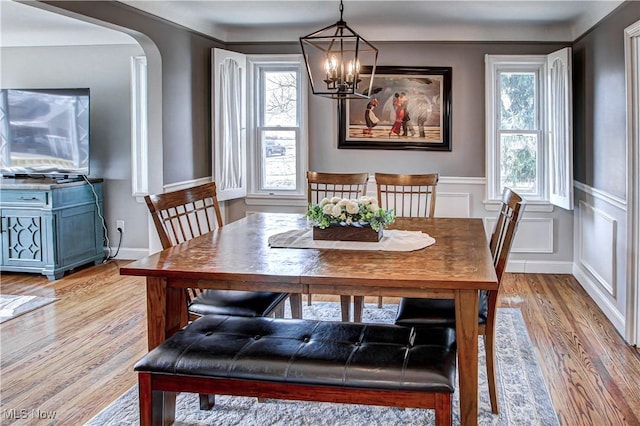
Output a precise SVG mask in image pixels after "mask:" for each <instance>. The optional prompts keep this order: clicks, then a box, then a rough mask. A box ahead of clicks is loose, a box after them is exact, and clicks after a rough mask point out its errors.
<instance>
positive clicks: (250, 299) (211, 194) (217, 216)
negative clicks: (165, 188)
mask: <svg viewBox="0 0 640 426" xmlns="http://www.w3.org/2000/svg"><path fill="white" fill-rule="evenodd" d="M145 201H146V203H147V207H149V212H150V213H151V217H152V218H153V223H154V225H155V228H156V231H157V232H158V236H159V237H160V242H161V243H162V248H163V249H167V248H169V247H173V246H175V245H177V244H180V243H182V242H184V241H188V240H190V239H192V238H195V237H197V236H199V235H202V234H205V233H207V232H211V231H213V230H215V229H217V228H221V227H222V226H223V224H222V215H221V213H220V205H219V203H218V197H217V192H216V184H215V182H211V183H206V184H204V185H199V186H196V187H192V188H188V189H183V190H179V191H174V192H167V193H164V194H157V195H147V196H145ZM186 292H187V310H188V313H189V319H190V320H195V319H197V318H198V317H200V316H203V315H209V314H219V315H233V316H244V317H258V316H268V315H271V314H272V313H273V314H275V316H277V317H282V316H284V301H285V300H286V299H287V297H288V296H289V294H288V293H273V292H254V291H237V290H200V289H196V288H188V289H186ZM290 299H291V300H290V302H291V304H292V306H291V311H292V313H297V312H301V307H300V306H298V307H294V304H295V303H298V304H300V303H301V302H300V297H297V298H296V297H292V298H290ZM296 308H297V309H296ZM296 316H299V315H296Z"/></svg>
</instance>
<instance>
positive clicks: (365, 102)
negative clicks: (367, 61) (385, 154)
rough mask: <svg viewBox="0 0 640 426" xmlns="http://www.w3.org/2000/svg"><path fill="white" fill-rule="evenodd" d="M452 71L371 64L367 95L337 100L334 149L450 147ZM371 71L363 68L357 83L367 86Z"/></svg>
mask: <svg viewBox="0 0 640 426" xmlns="http://www.w3.org/2000/svg"><path fill="white" fill-rule="evenodd" d="M451 73H452V68H451V67H394V66H379V67H376V72H375V76H374V82H373V86H372V94H371V96H370V98H369V99H341V100H340V101H339V103H338V148H341V149H390V150H398V149H409V150H425V151H451ZM370 75H371V67H363V71H362V73H361V74H360V79H361V83H360V84H361V87H369V80H368V79H369V78H370ZM400 110H402V111H400Z"/></svg>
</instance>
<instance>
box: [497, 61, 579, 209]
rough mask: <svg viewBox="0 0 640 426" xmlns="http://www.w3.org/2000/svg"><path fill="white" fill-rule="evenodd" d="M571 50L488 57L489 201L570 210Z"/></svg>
mask: <svg viewBox="0 0 640 426" xmlns="http://www.w3.org/2000/svg"><path fill="white" fill-rule="evenodd" d="M569 55H570V50H569V49H562V50H561V51H559V52H555V53H554V54H552V55H549V56H540V55H536V56H504V55H503V56H497V55H487V57H486V79H487V81H486V99H487V108H486V110H487V117H486V121H487V122H486V128H487V141H486V144H487V196H488V200H489V201H492V200H499V199H500V197H501V194H502V190H503V188H504V187H509V188H511V189H513V190H514V191H516V192H518V193H520V194H521V195H523V196H524V197H526V198H527V199H528V200H530V201H534V202H535V201H539V202H544V203H547V202H552V203H553V204H556V205H559V206H561V207H564V208H567V209H571V208H573V191H572V186H573V177H572V167H571V166H572V163H571V162H572V158H571V143H572V140H571V125H570V123H571V116H570V114H571V109H570V99H571V96H570V92H569V90H570V85H569V82H570V79H569V78H568V73H569V72H570V61H569V58H570V56H569Z"/></svg>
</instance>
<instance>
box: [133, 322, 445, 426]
mask: <svg viewBox="0 0 640 426" xmlns="http://www.w3.org/2000/svg"><path fill="white" fill-rule="evenodd" d="M455 369H456V354H455V330H454V329H452V328H446V327H442V328H435V327H434V328H431V329H425V330H415V329H413V328H409V327H401V326H396V325H391V324H389V325H387V324H359V323H342V322H326V321H310V320H293V319H275V318H242V317H227V316H218V315H210V316H204V317H202V318H200V319H198V320H196V321H194V322H193V323H191V324H190V325H189V326H187V327H186V328H185V329H183V330H181V331H180V332H178V333H176V334H175V335H173V336H172V337H170V338H169V339H167V340H166V341H165V342H164V343H162V344H161V345H160V346H158V347H157V348H155V349H154V350H152V351H151V352H149V353H148V354H147V355H146V356H145V357H144V358H143V359H142V360H140V361H139V362H138V363H137V364H136V366H135V370H136V371H138V373H139V385H140V421H141V424H142V425H143V426H144V425H150V424H167V423H171V422H172V421H173V420H174V416H175V408H174V405H172V404H175V394H172V393H175V392H192V393H200V394H224V395H242V396H255V397H261V398H279V399H291V400H305V401H324V402H339V403H353V404H369V405H384V406H393V407H416V408H432V409H435V411H436V424H438V425H445V424H446V425H449V424H450V423H451V395H452V393H453V391H454V377H455ZM167 392H169V393H168V394H166V393H167ZM165 398H166V399H165ZM167 401H169V403H168V404H167ZM336 423H339V419H336Z"/></svg>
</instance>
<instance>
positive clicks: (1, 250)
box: [0, 178, 104, 280]
mask: <svg viewBox="0 0 640 426" xmlns="http://www.w3.org/2000/svg"><path fill="white" fill-rule="evenodd" d="M92 187H93V190H92ZM98 206H99V207H100V211H102V179H92V180H91V185H89V184H88V183H87V182H85V181H79V182H69V183H56V182H55V181H53V180H49V179H6V178H5V179H2V182H0V216H1V219H2V222H1V223H0V226H1V232H2V234H1V235H2V238H1V244H2V246H1V247H0V271H14V272H34V273H40V274H43V275H46V276H47V277H48V278H49V279H50V280H54V279H58V278H61V277H62V276H63V275H64V273H65V272H66V271H68V270H70V269H73V268H76V267H78V266H81V265H85V264H87V263H90V262H92V263H95V264H99V263H100V262H102V260H103V259H104V249H103V239H104V238H103V236H104V233H103V228H102V219H101V218H100V215H99V214H98Z"/></svg>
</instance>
